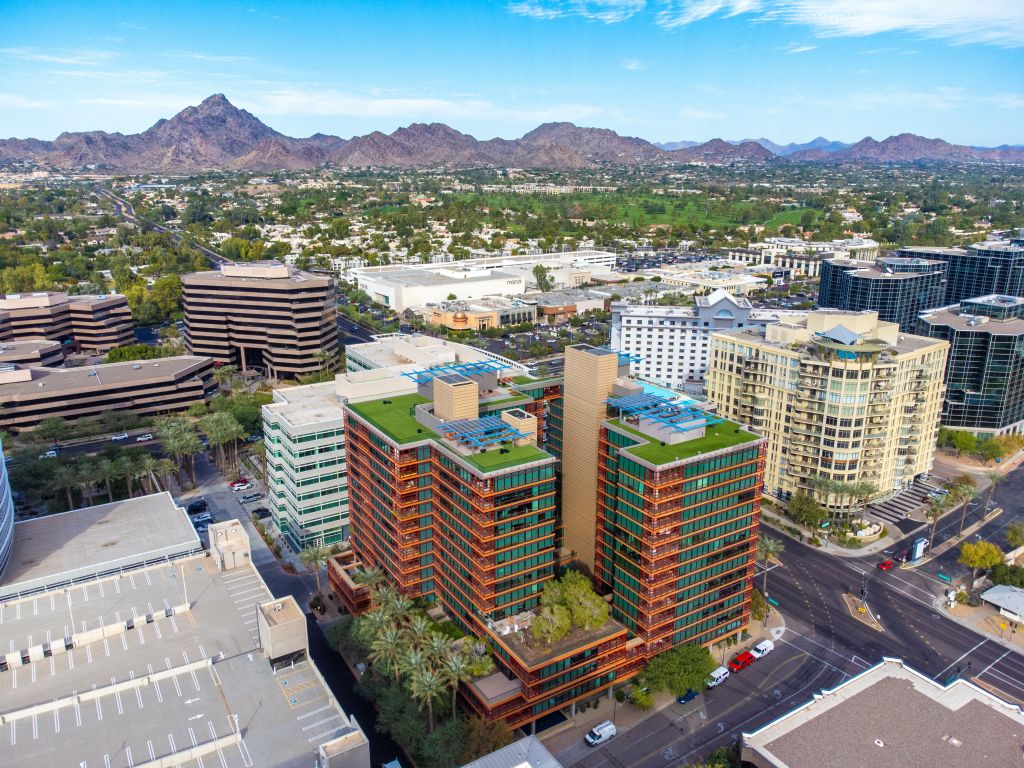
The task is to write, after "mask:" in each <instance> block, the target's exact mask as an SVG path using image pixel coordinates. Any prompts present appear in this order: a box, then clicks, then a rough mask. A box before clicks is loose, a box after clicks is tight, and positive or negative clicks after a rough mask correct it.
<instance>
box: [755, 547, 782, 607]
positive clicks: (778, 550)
mask: <svg viewBox="0 0 1024 768" xmlns="http://www.w3.org/2000/svg"><path fill="white" fill-rule="evenodd" d="M785 549H786V545H785V544H783V543H782V541H781V540H780V539H773V538H771V537H769V536H761V537H760V538H759V539H758V540H757V559H758V560H760V561H761V562H763V563H764V582H763V583H762V585H761V591H762V592H764V594H765V595H767V594H768V561H770V560H771V559H772V558H773V557H774V558H778V556H779V555H781V554H782V553H783V552H784V551H785Z"/></svg>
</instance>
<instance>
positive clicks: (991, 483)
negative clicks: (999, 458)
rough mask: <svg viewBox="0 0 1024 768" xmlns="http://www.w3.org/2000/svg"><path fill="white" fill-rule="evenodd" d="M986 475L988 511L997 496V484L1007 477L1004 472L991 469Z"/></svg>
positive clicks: (961, 524) (961, 528) (986, 507)
mask: <svg viewBox="0 0 1024 768" xmlns="http://www.w3.org/2000/svg"><path fill="white" fill-rule="evenodd" d="M985 477H986V478H987V479H988V495H987V496H986V497H985V511H986V512H988V510H989V508H991V506H992V497H993V496H995V493H996V486H997V485H999V484H1000V483H1001V482H1003V480H1004V479H1005V478H1006V475H1004V474H1003V473H1002V472H1000V471H998V470H995V469H990V470H988V471H987V472H985ZM963 529H964V526H963V522H962V521H961V523H960V530H961V531H963Z"/></svg>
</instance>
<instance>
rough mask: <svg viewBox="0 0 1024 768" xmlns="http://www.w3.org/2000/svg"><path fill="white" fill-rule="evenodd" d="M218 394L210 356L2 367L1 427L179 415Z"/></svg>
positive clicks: (17, 428) (18, 429) (27, 427)
mask: <svg viewBox="0 0 1024 768" xmlns="http://www.w3.org/2000/svg"><path fill="white" fill-rule="evenodd" d="M216 392H217V384H216V383H215V382H214V380H213V360H211V359H210V358H209V357H193V356H190V355H182V356H180V357H164V358H161V359H159V360H140V361H138V362H129V363H109V364H107V365H94V366H87V367H82V368H19V367H17V366H15V365H10V364H8V365H3V366H0V406H2V410H0V428H2V429H4V430H7V431H9V432H22V431H26V430H32V429H34V428H35V427H37V426H38V425H39V422H41V421H42V420H43V419H46V418H48V417H50V416H58V417H60V418H62V419H67V420H68V421H74V420H76V419H81V418H85V417H87V416H89V417H95V416H99V415H100V414H102V413H105V412H107V411H132V412H134V413H137V414H139V415H140V416H157V415H161V414H168V413H180V412H182V411H184V410H186V409H187V408H188V407H189V406H190V405H192V404H193V403H200V402H203V401H204V400H208V399H210V398H212V397H213V396H214V395H215V394H216Z"/></svg>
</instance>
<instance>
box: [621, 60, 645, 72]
mask: <svg viewBox="0 0 1024 768" xmlns="http://www.w3.org/2000/svg"><path fill="white" fill-rule="evenodd" d="M622 68H623V69H627V70H629V71H630V72H637V71H639V70H641V69H647V65H646V64H644V63H643V62H642V61H640V60H639V59H623V60H622Z"/></svg>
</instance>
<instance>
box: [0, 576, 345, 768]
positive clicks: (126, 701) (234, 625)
mask: <svg viewBox="0 0 1024 768" xmlns="http://www.w3.org/2000/svg"><path fill="white" fill-rule="evenodd" d="M186 592H187V595H188V598H189V600H190V603H191V608H190V609H188V608H185V607H184V606H185V594H186ZM272 599H273V598H272V596H271V594H270V592H269V591H268V590H267V588H266V586H265V584H264V583H263V581H262V579H261V578H260V577H259V574H258V573H257V572H256V570H255V568H254V567H253V566H252V565H251V564H248V565H245V566H243V567H241V568H238V569H235V570H231V571H225V572H219V571H217V570H216V567H215V565H214V560H213V558H207V557H203V556H194V557H191V558H187V559H184V560H181V561H178V562H176V563H166V564H162V565H156V566H152V567H150V568H146V569H143V570H139V571H133V572H130V573H128V574H124V575H119V576H114V577H110V578H107V579H103V580H95V581H90V582H86V583H83V584H79V585H76V586H74V587H71V588H69V589H68V590H66V592H63V593H49V594H42V595H37V596H34V597H30V598H26V599H22V600H21V601H18V602H9V603H6V604H4V605H3V613H2V614H0V618H2V623H0V642H2V647H0V651H2V652H4V653H8V652H9V649H13V651H14V652H18V651H20V650H22V647H24V646H26V645H27V644H29V643H38V642H39V641H41V640H43V639H45V638H53V639H56V638H61V637H63V636H65V634H66V633H68V625H71V626H72V627H73V628H74V630H75V631H76V632H77V633H78V634H79V636H84V635H85V633H86V632H91V631H92V630H96V629H98V628H104V627H105V628H106V631H105V632H103V631H102V630H101V632H100V633H99V634H100V635H102V634H106V635H107V636H106V637H97V636H96V633H95V632H93V633H92V634H93V638H94V639H93V640H92V641H91V642H81V643H80V644H76V646H75V647H74V648H72V649H71V650H68V651H66V652H58V651H63V644H62V643H61V644H57V643H53V645H54V646H55V652H54V653H53V655H52V656H47V657H39V658H37V659H36V660H34V661H31V662H30V663H28V664H25V665H21V666H13V668H11V669H10V670H8V671H5V672H0V702H2V704H0V717H2V719H3V725H2V727H0V738H2V742H0V743H3V745H4V746H3V754H4V758H3V764H4V766H5V768H22V766H24V768H30V767H31V768H36V766H40V765H58V764H62V765H78V766H86V767H87V768H93V767H94V766H95V767H96V768H99V767H100V766H104V768H106V767H107V766H109V767H110V768H130V767H131V766H132V765H139V764H142V763H149V762H150V761H154V760H160V759H165V758H167V759H169V760H170V762H169V763H168V764H179V765H185V766H192V765H200V764H202V763H201V762H200V761H198V760H197V759H196V752H193V751H192V750H194V749H198V750H199V751H203V750H205V751H206V754H205V755H203V757H204V758H205V763H206V765H217V766H221V767H222V768H251V767H252V766H253V764H254V763H255V764H259V765H273V766H296V767H297V766H303V767H304V766H308V765H310V764H311V760H312V758H313V754H314V752H315V750H316V749H317V747H318V746H319V745H320V744H323V743H325V742H328V741H331V740H333V739H336V738H345V737H350V738H354V739H364V738H365V737H364V736H363V734H362V732H361V731H360V730H359V728H358V726H355V725H354V722H353V721H351V720H350V719H349V718H348V717H347V716H346V715H345V713H344V712H343V711H342V710H341V708H340V707H339V705H338V703H337V702H336V701H335V700H334V698H333V697H332V696H331V694H330V691H329V690H328V689H327V687H326V686H325V684H324V683H323V681H322V679H321V678H320V675H319V673H318V671H317V670H316V668H315V666H314V665H312V664H311V663H310V662H308V661H306V662H301V663H299V664H297V665H295V666H294V667H292V668H287V669H284V670H280V671H278V672H277V673H276V674H275V672H274V671H273V669H272V668H271V667H270V665H269V663H268V661H267V659H266V658H265V657H264V656H263V654H262V653H261V651H260V638H259V634H258V630H257V619H256V612H257V609H258V608H257V606H258V605H259V604H260V603H262V602H265V601H269V600H272ZM165 606H169V607H170V609H171V615H167V609H166V608H165ZM147 614H148V616H150V617H152V618H151V620H150V619H147ZM131 616H135V617H139V618H137V619H136V620H135V621H134V622H133V627H132V628H131V629H124V630H122V631H118V632H114V631H112V630H113V629H114V627H113V625H114V624H115V622H116V621H117V620H118V617H119V618H120V620H121V621H122V622H123V620H124V619H125V618H127V617H131ZM171 756H173V757H171Z"/></svg>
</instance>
